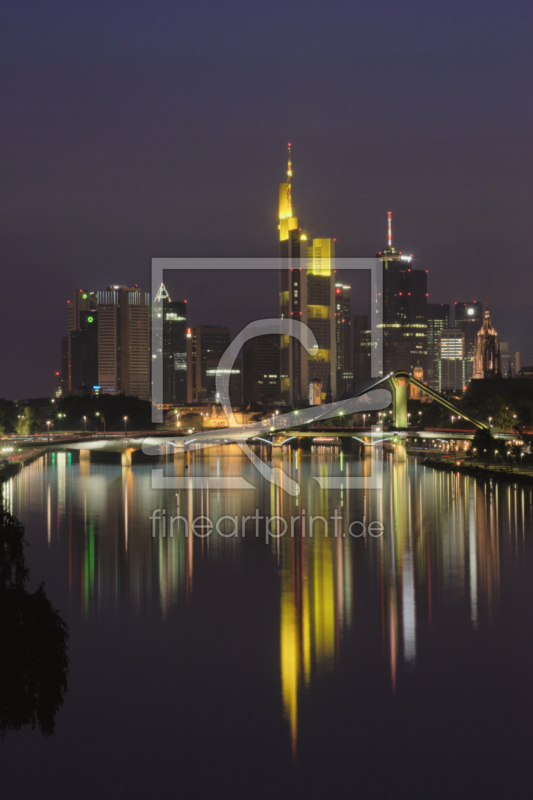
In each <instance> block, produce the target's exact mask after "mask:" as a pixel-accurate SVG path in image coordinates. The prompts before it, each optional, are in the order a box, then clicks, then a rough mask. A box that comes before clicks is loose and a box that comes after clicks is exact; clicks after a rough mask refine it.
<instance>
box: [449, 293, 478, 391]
mask: <svg viewBox="0 0 533 800" xmlns="http://www.w3.org/2000/svg"><path fill="white" fill-rule="evenodd" d="M482 322H483V303H478V302H477V300H474V302H473V303H456V304H455V327H456V328H459V329H460V330H462V331H463V333H464V335H465V383H466V384H467V385H468V384H469V383H470V381H471V380H472V375H473V370H474V349H475V346H476V335H477V332H478V330H479V329H480V327H481V324H482Z"/></svg>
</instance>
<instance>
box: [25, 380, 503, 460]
mask: <svg viewBox="0 0 533 800" xmlns="http://www.w3.org/2000/svg"><path fill="white" fill-rule="evenodd" d="M410 385H413V386H415V387H417V388H418V389H419V390H420V391H422V392H425V393H426V394H427V395H429V397H431V398H432V399H433V400H434V401H435V402H437V403H439V404H440V405H441V406H443V407H444V408H446V409H447V410H448V411H450V412H451V413H452V414H454V415H457V417H458V418H460V419H463V420H465V421H466V422H469V423H470V424H471V425H472V426H473V428H474V430H473V431H472V430H461V429H447V430H442V429H431V430H418V429H416V428H413V427H409V424H408V420H409V417H408V412H407V399H408V390H409V386H410ZM391 399H392V425H390V426H387V425H386V424H383V426H375V427H374V428H373V429H370V428H368V429H365V428H363V429H360V428H357V429H356V428H354V427H350V426H343V427H341V426H338V427H332V426H331V425H327V424H325V420H328V419H331V418H332V417H336V418H338V417H339V416H343V415H349V414H354V413H370V412H373V411H374V412H375V411H380V410H382V409H384V408H387V407H388V406H389V405H390V403H391ZM225 410H226V413H227V416H228V419H229V422H230V425H229V427H227V428H216V429H207V430H201V431H195V432H193V433H191V434H185V433H179V432H177V431H168V430H167V431H146V432H142V431H141V432H135V433H131V434H129V435H128V434H126V433H124V434H116V433H115V434H108V435H107V436H105V437H101V436H100V437H93V436H86V435H81V434H79V435H73V436H71V437H61V438H54V439H52V440H49V441H48V440H46V441H43V439H41V440H40V441H39V447H46V448H47V449H49V450H53V451H76V450H78V451H79V453H80V459H81V460H83V459H90V454H91V452H114V453H120V458H121V464H122V465H123V466H129V465H131V456H132V453H133V452H135V451H136V450H142V451H143V452H144V453H145V454H147V455H152V456H160V455H171V454H172V455H180V454H183V453H185V452H189V451H196V450H200V449H205V448H209V447H213V446H216V445H226V444H232V443H240V444H241V445H242V446H245V445H251V444H261V443H263V444H266V445H268V446H269V447H283V446H284V445H289V443H290V446H291V447H295V446H304V447H305V445H306V440H309V439H311V440H319V441H317V443H320V440H322V442H323V443H324V444H326V443H327V440H328V439H333V440H334V441H335V442H337V443H338V442H339V441H342V440H345V439H352V440H356V441H358V442H359V443H360V445H361V447H363V448H371V447H373V446H374V445H375V444H378V443H382V442H390V443H392V444H393V445H394V457H395V459H396V460H399V461H403V460H405V459H406V457H407V455H406V446H407V443H408V441H409V440H417V439H419V440H424V439H440V440H453V439H461V440H469V439H470V440H471V439H473V438H474V436H475V433H476V431H478V430H487V431H488V430H489V427H490V426H489V425H488V424H487V423H486V422H483V421H481V420H478V419H476V418H475V417H473V416H472V415H470V414H468V413H465V412H464V411H463V410H462V409H458V408H457V406H455V405H454V404H453V403H452V402H451V401H450V400H448V398H446V397H443V395H441V394H439V393H438V392H436V391H435V390H433V389H430V388H429V387H428V386H426V385H425V384H423V383H421V382H420V381H418V380H416V378H414V377H413V376H412V375H410V374H409V373H408V372H404V371H400V372H395V373H391V374H390V375H387V376H386V377H384V378H382V379H380V380H379V381H377V382H376V383H374V384H372V385H371V386H369V387H367V388H365V389H364V390H363V391H361V392H358V393H356V394H354V395H353V396H352V397H350V398H347V399H345V400H340V401H337V402H336V403H329V404H326V405H322V406H314V407H311V408H306V409H301V410H296V411H292V412H289V413H287V414H279V415H274V416H272V417H269V418H268V419H263V420H260V421H259V422H257V423H252V424H247V425H237V424H236V421H235V417H234V415H233V412H232V410H231V408H230V409H225ZM232 423H233V424H232ZM491 433H492V434H493V435H494V436H495V437H496V438H499V439H504V440H505V439H516V438H517V437H518V435H517V434H516V433H515V432H513V433H510V432H505V431H494V429H491ZM24 444H25V446H32V445H33V446H34V443H32V442H27V443H24ZM19 446H20V445H19ZM247 449H249V448H247Z"/></svg>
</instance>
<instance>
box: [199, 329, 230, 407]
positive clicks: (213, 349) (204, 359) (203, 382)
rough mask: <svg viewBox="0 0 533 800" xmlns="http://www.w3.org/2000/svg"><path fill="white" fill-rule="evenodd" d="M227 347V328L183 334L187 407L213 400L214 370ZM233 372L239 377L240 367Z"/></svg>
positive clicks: (228, 340)
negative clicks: (191, 404) (194, 403)
mask: <svg viewBox="0 0 533 800" xmlns="http://www.w3.org/2000/svg"><path fill="white" fill-rule="evenodd" d="M189 330H190V329H189ZM229 345H230V330H229V328H223V327H221V326H219V325H198V326H197V327H196V328H194V329H193V330H192V331H190V333H189V331H188V332H187V372H188V375H189V378H188V381H187V402H188V403H192V402H194V401H195V400H198V401H205V400H216V399H217V397H216V370H217V368H218V364H219V361H220V359H221V358H222V356H223V354H224V352H225V351H226V350H227V348H228V347H229ZM235 369H236V370H238V372H239V375H240V367H239V366H238V365H235ZM208 372H209V374H208ZM241 394H242V390H241Z"/></svg>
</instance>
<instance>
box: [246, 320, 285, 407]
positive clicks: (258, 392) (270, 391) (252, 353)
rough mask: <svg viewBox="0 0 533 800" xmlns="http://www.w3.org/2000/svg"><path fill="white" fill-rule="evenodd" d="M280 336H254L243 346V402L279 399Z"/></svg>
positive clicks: (275, 400) (268, 401) (274, 400)
mask: <svg viewBox="0 0 533 800" xmlns="http://www.w3.org/2000/svg"><path fill="white" fill-rule="evenodd" d="M279 346H280V337H279V336H277V335H275V334H267V335H265V336H256V337H255V338H254V339H249V340H248V341H247V342H245V344H244V347H243V395H244V398H243V402H244V405H245V406H247V405H248V404H249V403H267V404H268V403H275V402H279V400H280V399H281V385H280V347H279Z"/></svg>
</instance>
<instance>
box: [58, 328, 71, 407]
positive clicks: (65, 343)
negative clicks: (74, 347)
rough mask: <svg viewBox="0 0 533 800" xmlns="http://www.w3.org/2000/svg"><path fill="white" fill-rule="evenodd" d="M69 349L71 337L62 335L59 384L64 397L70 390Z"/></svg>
mask: <svg viewBox="0 0 533 800" xmlns="http://www.w3.org/2000/svg"><path fill="white" fill-rule="evenodd" d="M68 350H69V337H68V336H62V337H61V381H60V384H59V385H60V388H61V395H62V396H63V397H65V396H66V395H67V394H68V393H69V391H70V388H69V362H68Z"/></svg>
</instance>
